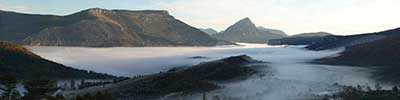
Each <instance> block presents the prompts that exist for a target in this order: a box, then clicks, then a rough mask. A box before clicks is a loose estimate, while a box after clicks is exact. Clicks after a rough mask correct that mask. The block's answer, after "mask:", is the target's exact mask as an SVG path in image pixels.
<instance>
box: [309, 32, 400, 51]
mask: <svg viewBox="0 0 400 100" xmlns="http://www.w3.org/2000/svg"><path fill="white" fill-rule="evenodd" d="M394 36H400V28H397V29H392V30H386V31H382V32H376V33H366V34H359V35H349V36H335V38H336V39H332V40H329V41H323V42H318V43H314V44H312V45H309V46H308V47H306V48H307V49H310V50H327V49H335V48H341V47H351V46H355V45H358V44H364V43H368V42H373V41H376V40H380V39H383V38H385V37H394Z"/></svg>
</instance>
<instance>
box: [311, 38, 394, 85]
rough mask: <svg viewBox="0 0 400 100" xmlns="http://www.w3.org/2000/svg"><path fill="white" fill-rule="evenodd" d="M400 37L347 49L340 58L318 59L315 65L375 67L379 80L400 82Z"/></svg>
mask: <svg viewBox="0 0 400 100" xmlns="http://www.w3.org/2000/svg"><path fill="white" fill-rule="evenodd" d="M399 51H400V37H399V36H395V37H387V38H384V39H380V40H377V41H373V42H369V43H364V44H360V45H355V46H352V47H347V48H346V50H345V51H344V52H342V53H340V55H339V56H335V57H328V58H322V59H317V60H315V61H313V63H319V64H332V65H351V66H362V67H374V68H376V69H377V70H378V73H377V74H376V76H378V79H383V80H388V81H394V82H398V81H399V80H400V78H399V77H398V76H399V75H400V67H399V66H400V63H399V62H400V52H399Z"/></svg>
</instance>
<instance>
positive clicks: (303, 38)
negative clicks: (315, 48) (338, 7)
mask: <svg viewBox="0 0 400 100" xmlns="http://www.w3.org/2000/svg"><path fill="white" fill-rule="evenodd" d="M334 39H336V37H335V36H334V35H333V34H331V33H327V32H312V33H301V34H296V35H292V36H289V37H286V38H282V39H271V40H269V42H268V45H311V44H315V43H320V42H323V41H330V40H334Z"/></svg>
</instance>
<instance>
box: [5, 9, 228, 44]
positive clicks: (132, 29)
mask: <svg viewBox="0 0 400 100" xmlns="http://www.w3.org/2000/svg"><path fill="white" fill-rule="evenodd" d="M0 40H3V41H8V42H12V43H17V44H22V45H36V46H90V47H114V46H127V47H129V46H215V45H218V44H230V43H229V42H225V41H219V40H217V39H214V38H212V37H211V36H209V35H207V34H206V33H204V32H202V31H201V30H199V29H197V28H194V27H192V26H190V25H188V24H186V23H184V22H182V21H180V20H178V19H175V18H174V17H173V16H171V15H170V14H169V13H168V12H167V11H162V10H143V11H129V10H107V9H101V8H92V9H87V10H83V11H80V12H77V13H74V14H70V15H66V16H57V15H39V14H24V13H17V12H8V11H0Z"/></svg>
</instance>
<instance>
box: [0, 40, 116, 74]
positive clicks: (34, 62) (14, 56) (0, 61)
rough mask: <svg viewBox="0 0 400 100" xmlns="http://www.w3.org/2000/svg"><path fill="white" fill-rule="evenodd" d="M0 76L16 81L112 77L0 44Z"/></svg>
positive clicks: (3, 43) (9, 45) (21, 48)
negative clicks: (13, 78) (16, 79)
mask: <svg viewBox="0 0 400 100" xmlns="http://www.w3.org/2000/svg"><path fill="white" fill-rule="evenodd" d="M0 76H15V77H17V78H18V79H111V78H115V77H114V76H111V75H107V74H100V73H95V72H92V71H85V70H78V69H74V68H71V67H67V66H64V65H61V64H58V63H56V62H52V61H49V60H46V59H43V58H41V57H40V56H38V55H36V54H34V53H32V52H30V51H29V50H27V49H26V48H24V47H22V46H18V45H15V44H11V43H6V42H0Z"/></svg>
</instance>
